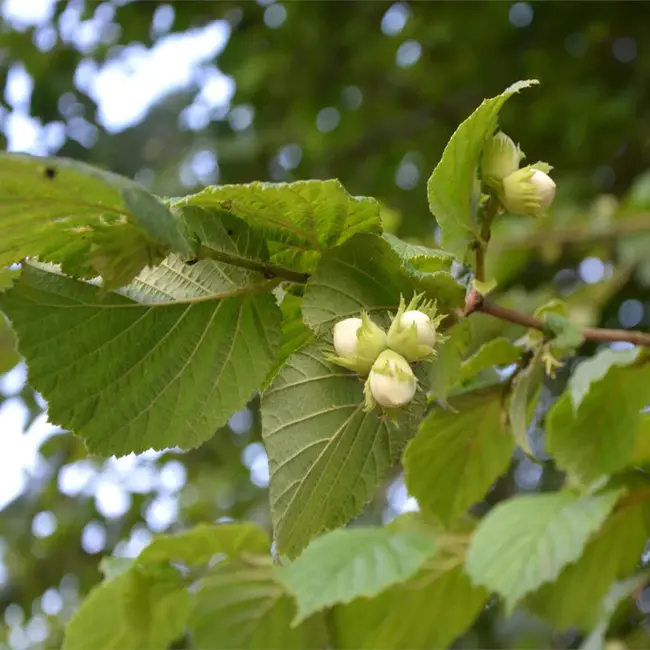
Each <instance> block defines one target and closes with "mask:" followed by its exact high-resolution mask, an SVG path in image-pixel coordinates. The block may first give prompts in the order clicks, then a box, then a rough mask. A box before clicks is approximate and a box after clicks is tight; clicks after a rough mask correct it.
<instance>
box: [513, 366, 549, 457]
mask: <svg viewBox="0 0 650 650" xmlns="http://www.w3.org/2000/svg"><path fill="white" fill-rule="evenodd" d="M543 378H544V363H543V362H542V361H540V360H539V359H533V361H531V362H530V363H529V364H528V366H526V368H524V369H523V370H522V371H521V372H520V373H519V374H517V376H516V377H515V378H514V380H513V382H512V392H511V394H510V402H509V404H508V419H509V421H510V426H511V428H512V435H513V436H514V437H515V440H516V441H517V444H518V445H519V447H521V449H523V451H525V452H526V453H527V454H529V455H532V450H531V448H530V443H529V441H528V428H529V426H530V423H531V421H532V419H533V411H534V409H535V405H536V403H537V397H538V396H539V391H540V390H541V387H542V380H543Z"/></svg>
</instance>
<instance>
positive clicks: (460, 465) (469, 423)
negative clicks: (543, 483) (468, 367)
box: [404, 391, 514, 524]
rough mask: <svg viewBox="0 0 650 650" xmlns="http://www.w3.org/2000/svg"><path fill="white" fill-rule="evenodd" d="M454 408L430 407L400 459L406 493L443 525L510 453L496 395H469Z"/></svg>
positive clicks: (484, 487)
mask: <svg viewBox="0 0 650 650" xmlns="http://www.w3.org/2000/svg"><path fill="white" fill-rule="evenodd" d="M452 406H453V407H454V408H455V409H457V410H458V412H452V411H448V410H443V409H441V408H433V409H432V410H431V412H430V413H429V415H428V416H427V417H426V419H425V420H424V422H422V424H421V425H420V428H419V430H418V432H417V435H416V436H415V438H413V440H412V441H411V442H410V443H409V445H408V447H407V449H406V453H405V454H404V470H405V475H406V485H407V487H408V490H409V493H410V494H412V495H413V496H414V497H415V498H416V499H418V502H419V503H420V506H421V507H422V508H424V509H426V510H428V511H430V512H432V513H433V514H435V515H436V516H437V517H439V518H440V519H441V520H442V521H443V522H444V523H446V524H449V523H450V522H452V521H453V520H454V519H456V518H457V517H459V516H460V515H462V514H463V513H465V512H466V511H467V509H468V508H469V507H470V506H471V505H472V504H474V503H476V502H477V501H479V500H480V499H481V498H482V497H483V496H484V495H485V493H486V492H487V491H488V489H489V488H490V486H491V485H492V483H493V482H494V481H495V480H496V479H497V478H498V477H499V475H500V474H502V473H503V472H505V471H506V469H507V467H508V464H509V462H510V458H511V456H512V452H513V451H514V440H513V438H512V436H511V435H510V433H509V431H508V430H507V427H506V426H505V422H504V417H503V409H502V405H501V399H500V396H499V393H494V391H491V392H489V393H488V394H469V395H467V396H464V397H459V398H457V399H456V400H453V401H452Z"/></svg>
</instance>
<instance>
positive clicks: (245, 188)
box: [174, 180, 381, 271]
mask: <svg viewBox="0 0 650 650" xmlns="http://www.w3.org/2000/svg"><path fill="white" fill-rule="evenodd" d="M174 206H176V207H178V208H183V207H185V206H201V207H204V208H208V209H210V210H214V211H216V212H220V213H224V212H225V213H230V214H232V215H234V216H236V217H238V218H239V219H241V220H243V221H245V222H246V223H248V224H249V225H250V226H251V227H253V228H254V229H256V230H258V231H259V232H260V233H261V234H262V235H263V236H264V238H265V239H266V240H267V242H268V244H269V249H270V252H271V258H272V260H274V261H275V262H277V263H280V264H286V265H287V266H290V267H292V268H295V269H298V270H301V271H311V270H313V268H314V266H315V264H316V262H317V260H318V258H319V257H320V255H321V254H322V253H323V252H325V251H326V250H328V249H330V248H333V247H334V246H338V245H339V244H342V243H343V242H344V241H346V240H347V239H349V238H350V237H352V236H353V235H354V234H356V233H361V232H372V233H380V232H381V220H380V218H379V203H377V201H376V200H375V199H371V198H365V197H354V196H350V195H349V194H348V193H347V192H346V191H345V189H344V187H343V186H342V185H341V183H339V181H337V180H326V181H319V180H310V181H297V182H295V183H259V182H255V183H250V184H248V185H221V186H215V187H207V188H206V189H204V190H203V191H202V192H199V193H198V194H194V195H192V196H189V197H186V198H184V199H180V200H177V201H175V202H174Z"/></svg>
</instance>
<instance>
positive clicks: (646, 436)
mask: <svg viewBox="0 0 650 650" xmlns="http://www.w3.org/2000/svg"><path fill="white" fill-rule="evenodd" d="M648 463H650V414H648V413H642V414H641V417H640V419H639V429H638V431H637V439H636V445H635V447H634V453H633V454H632V456H631V458H630V460H629V463H628V465H629V466H631V467H634V466H637V465H647V464H648Z"/></svg>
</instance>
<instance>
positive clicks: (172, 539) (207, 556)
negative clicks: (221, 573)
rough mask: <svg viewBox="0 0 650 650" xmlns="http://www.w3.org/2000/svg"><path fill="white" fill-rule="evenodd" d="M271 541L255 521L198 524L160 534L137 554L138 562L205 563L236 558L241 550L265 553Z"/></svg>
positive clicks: (193, 564)
mask: <svg viewBox="0 0 650 650" xmlns="http://www.w3.org/2000/svg"><path fill="white" fill-rule="evenodd" d="M270 547H271V542H270V540H269V538H268V535H267V534H266V533H265V532H264V531H263V530H262V529H261V528H260V527H259V526H257V525H256V524H252V523H248V522H238V523H224V524H200V525H198V526H195V527H194V528H191V529H190V530H187V531H184V532H182V533H178V534H177V535H159V536H157V537H156V538H155V539H154V540H153V542H151V544H150V545H149V546H147V548H145V549H144V550H143V551H142V553H140V555H139V556H138V559H137V562H138V565H143V564H155V563H161V562H183V563H185V564H187V565H188V566H200V565H202V564H207V563H208V562H210V560H211V559H212V558H213V557H214V556H215V555H226V556H228V557H230V558H232V557H237V556H238V555H240V554H241V553H243V552H246V553H254V554H260V555H265V554H268V553H269V550H270Z"/></svg>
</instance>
